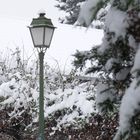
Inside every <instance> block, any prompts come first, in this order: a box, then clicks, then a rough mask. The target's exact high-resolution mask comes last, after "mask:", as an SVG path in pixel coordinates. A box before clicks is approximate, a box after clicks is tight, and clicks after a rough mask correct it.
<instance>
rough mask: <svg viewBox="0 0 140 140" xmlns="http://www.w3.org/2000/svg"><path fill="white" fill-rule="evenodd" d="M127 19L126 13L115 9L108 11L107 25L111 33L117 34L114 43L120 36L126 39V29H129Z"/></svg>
mask: <svg viewBox="0 0 140 140" xmlns="http://www.w3.org/2000/svg"><path fill="white" fill-rule="evenodd" d="M114 15H115V16H114ZM126 17H127V14H126V12H123V11H120V10H118V9H116V8H114V7H113V8H110V10H109V11H108V14H107V16H106V20H105V25H106V26H107V27H108V29H109V31H110V32H114V33H115V36H114V42H115V41H116V40H117V38H118V37H119V36H122V37H125V34H126V28H127V27H128V23H127V22H126Z"/></svg>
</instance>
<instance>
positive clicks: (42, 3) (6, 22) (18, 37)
mask: <svg viewBox="0 0 140 140" xmlns="http://www.w3.org/2000/svg"><path fill="white" fill-rule="evenodd" d="M55 3H56V2H55V0H22V1H21V0H3V1H1V4H0V52H1V51H3V50H4V52H5V53H6V51H5V50H6V48H11V49H13V48H15V47H16V46H19V47H20V48H21V49H22V50H23V48H24V52H25V55H26V56H28V57H29V56H30V55H31V54H32V52H33V44H32V41H31V37H30V34H29V30H28V28H27V26H28V25H29V24H30V22H31V20H32V18H34V17H37V12H38V11H39V10H40V9H44V10H45V11H46V16H47V17H48V18H51V19H52V21H53V23H54V25H55V26H57V29H56V30H55V33H54V37H53V40H52V44H51V47H50V48H49V50H48V51H47V52H46V61H47V62H48V63H49V65H51V66H55V64H56V62H55V61H54V59H56V60H57V61H58V62H59V65H61V66H62V68H63V67H64V64H65V63H67V67H69V66H70V61H71V58H72V57H71V54H73V53H74V52H75V51H76V50H88V49H90V48H91V47H92V46H93V44H100V43H101V38H102V36H103V32H102V31H101V30H91V29H89V30H86V29H84V28H79V27H78V28H75V27H73V26H69V25H60V24H58V23H57V18H58V17H59V16H60V15H61V14H62V12H60V11H58V9H57V8H54V4H55ZM23 45H24V47H23Z"/></svg>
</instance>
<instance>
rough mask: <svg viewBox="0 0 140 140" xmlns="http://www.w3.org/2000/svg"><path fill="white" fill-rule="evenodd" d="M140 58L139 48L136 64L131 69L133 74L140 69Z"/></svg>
mask: <svg viewBox="0 0 140 140" xmlns="http://www.w3.org/2000/svg"><path fill="white" fill-rule="evenodd" d="M138 48H140V45H139V47H138ZM139 58H140V49H138V51H137V53H136V55H135V61H134V66H133V68H132V70H131V71H132V74H135V73H136V72H137V71H138V70H140V60H139Z"/></svg>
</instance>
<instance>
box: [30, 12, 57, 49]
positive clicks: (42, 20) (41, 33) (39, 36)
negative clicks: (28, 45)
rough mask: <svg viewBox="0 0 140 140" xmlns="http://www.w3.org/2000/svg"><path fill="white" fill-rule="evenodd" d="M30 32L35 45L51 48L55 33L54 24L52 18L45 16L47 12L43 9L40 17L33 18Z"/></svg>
mask: <svg viewBox="0 0 140 140" xmlns="http://www.w3.org/2000/svg"><path fill="white" fill-rule="evenodd" d="M29 29H30V33H31V37H32V40H33V44H34V47H38V48H49V47H50V44H51V40H52V36H53V33H54V29H55V27H54V25H53V24H52V21H51V19H48V18H46V17H45V12H44V11H41V12H40V13H39V17H38V18H33V20H32V22H31V24H30V26H29Z"/></svg>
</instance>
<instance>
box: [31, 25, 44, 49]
mask: <svg viewBox="0 0 140 140" xmlns="http://www.w3.org/2000/svg"><path fill="white" fill-rule="evenodd" d="M31 34H32V38H33V42H34V45H35V47H37V46H42V45H43V38H44V28H42V27H36V28H31Z"/></svg>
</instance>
